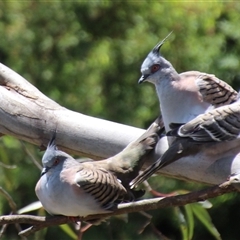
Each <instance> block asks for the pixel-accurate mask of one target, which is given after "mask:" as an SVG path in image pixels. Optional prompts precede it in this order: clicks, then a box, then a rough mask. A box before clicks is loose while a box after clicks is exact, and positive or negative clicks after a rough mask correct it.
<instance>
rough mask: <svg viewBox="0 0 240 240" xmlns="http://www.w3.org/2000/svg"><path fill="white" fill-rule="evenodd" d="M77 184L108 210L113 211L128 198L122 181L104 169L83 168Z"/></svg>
mask: <svg viewBox="0 0 240 240" xmlns="http://www.w3.org/2000/svg"><path fill="white" fill-rule="evenodd" d="M75 182H76V184H77V185H78V186H79V187H80V188H81V189H82V190H84V192H85V193H88V194H90V195H91V196H93V197H94V198H95V200H96V201H97V202H99V204H100V205H101V207H103V208H104V209H106V210H111V209H112V208H114V207H115V206H116V204H117V203H119V202H121V201H123V200H124V198H125V197H126V196H127V191H126V189H125V188H124V187H123V185H122V184H121V183H120V181H119V180H118V179H117V178H116V177H115V176H114V175H113V174H112V173H110V172H109V171H107V170H105V169H103V168H94V167H91V168H86V167H82V168H80V169H79V171H77V173H76V178H75Z"/></svg>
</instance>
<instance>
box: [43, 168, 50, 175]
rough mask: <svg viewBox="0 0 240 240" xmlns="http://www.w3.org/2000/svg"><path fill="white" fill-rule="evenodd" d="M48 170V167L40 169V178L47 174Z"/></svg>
mask: <svg viewBox="0 0 240 240" xmlns="http://www.w3.org/2000/svg"><path fill="white" fill-rule="evenodd" d="M49 169H50V167H44V168H43V169H42V172H41V176H43V175H44V174H45V173H47V172H48V170H49Z"/></svg>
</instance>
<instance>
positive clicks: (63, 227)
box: [59, 224, 78, 239]
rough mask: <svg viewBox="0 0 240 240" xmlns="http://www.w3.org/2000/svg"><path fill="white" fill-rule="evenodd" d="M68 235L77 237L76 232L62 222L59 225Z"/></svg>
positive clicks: (73, 237)
mask: <svg viewBox="0 0 240 240" xmlns="http://www.w3.org/2000/svg"><path fill="white" fill-rule="evenodd" d="M59 227H60V228H61V229H62V230H63V231H64V232H65V233H66V234H67V235H68V236H69V237H71V238H72V239H77V238H78V237H77V234H76V233H75V232H74V231H73V230H72V229H71V228H70V227H69V225H68V224H62V225H60V226H59Z"/></svg>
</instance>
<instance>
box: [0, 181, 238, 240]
mask: <svg viewBox="0 0 240 240" xmlns="http://www.w3.org/2000/svg"><path fill="white" fill-rule="evenodd" d="M230 184H231V182H225V183H224V184H221V185H217V186H213V187H209V188H207V189H204V190H199V191H195V192H191V193H187V194H183V195H178V196H173V197H167V198H154V199H145V200H139V201H136V202H131V203H123V204H119V205H118V208H117V209H116V210H115V211H114V212H110V213H107V214H98V215H90V216H87V217H85V218H79V221H90V220H95V219H99V218H106V217H110V216H113V215H119V214H124V213H132V212H140V211H148V210H156V209H159V208H166V207H174V206H183V205H186V204H189V203H194V202H199V201H203V200H206V199H209V198H214V197H217V196H220V195H222V194H225V193H230V192H236V191H237V190H236V189H235V188H234V187H233V186H232V185H230ZM71 222H72V220H71V219H70V218H69V217H65V216H47V217H39V216H32V215H9V216H1V217H0V225H3V224H15V223H24V224H31V225H33V226H32V227H30V228H28V229H25V230H23V231H21V232H20V233H19V234H20V235H22V236H25V237H26V236H29V235H30V234H32V233H34V232H36V231H39V230H41V229H43V228H45V227H50V226H54V225H61V224H65V223H71Z"/></svg>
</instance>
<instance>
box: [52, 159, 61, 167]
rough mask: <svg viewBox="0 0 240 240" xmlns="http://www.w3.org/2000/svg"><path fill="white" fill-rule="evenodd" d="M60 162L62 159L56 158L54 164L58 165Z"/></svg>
mask: <svg viewBox="0 0 240 240" xmlns="http://www.w3.org/2000/svg"><path fill="white" fill-rule="evenodd" d="M59 162H60V160H59V159H58V158H56V159H55V161H54V163H53V165H54V166H56V165H58V164H59Z"/></svg>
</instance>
